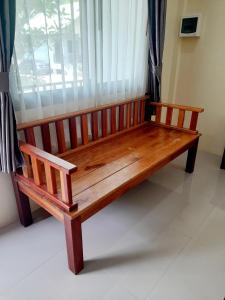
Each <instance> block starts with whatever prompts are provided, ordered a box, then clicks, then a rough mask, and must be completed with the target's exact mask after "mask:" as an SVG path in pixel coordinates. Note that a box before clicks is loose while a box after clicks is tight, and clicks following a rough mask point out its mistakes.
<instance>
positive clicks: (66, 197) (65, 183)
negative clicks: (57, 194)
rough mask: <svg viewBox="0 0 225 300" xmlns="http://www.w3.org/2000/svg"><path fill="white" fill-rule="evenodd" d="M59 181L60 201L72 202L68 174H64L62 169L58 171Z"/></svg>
mask: <svg viewBox="0 0 225 300" xmlns="http://www.w3.org/2000/svg"><path fill="white" fill-rule="evenodd" d="M60 182H61V192H62V201H63V202H65V203H68V204H72V203H73V199H72V188H71V177H70V175H68V174H65V173H64V172H63V171H60Z"/></svg>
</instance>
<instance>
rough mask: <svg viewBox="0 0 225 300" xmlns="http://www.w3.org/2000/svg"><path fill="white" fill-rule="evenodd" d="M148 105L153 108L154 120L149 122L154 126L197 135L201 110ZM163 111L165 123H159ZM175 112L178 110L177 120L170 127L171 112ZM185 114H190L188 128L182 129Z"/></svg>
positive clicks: (158, 104) (156, 104)
mask: <svg viewBox="0 0 225 300" xmlns="http://www.w3.org/2000/svg"><path fill="white" fill-rule="evenodd" d="M148 105H149V106H153V107H155V120H154V121H150V122H152V123H154V124H155V125H158V126H163V127H168V128H173V129H177V130H182V131H186V132H189V133H193V134H197V133H198V131H197V130H196V127H197V122H198V115H199V113H201V112H203V111H204V109H203V108H200V107H192V106H186V105H179V104H172V103H164V102H149V103H148ZM163 109H165V110H166V118H165V122H162V121H161V119H162V118H161V115H162V110H163ZM175 110H178V118H177V121H176V123H175V124H174V125H172V119H173V112H174V111H175ZM186 112H191V118H190V122H189V126H188V127H184V121H185V114H186ZM186 115H187V114H186Z"/></svg>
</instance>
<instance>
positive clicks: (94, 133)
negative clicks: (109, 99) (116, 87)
mask: <svg viewBox="0 0 225 300" xmlns="http://www.w3.org/2000/svg"><path fill="white" fill-rule="evenodd" d="M91 130H92V139H93V141H96V140H97V139H98V112H97V111H95V112H93V113H92V114H91Z"/></svg>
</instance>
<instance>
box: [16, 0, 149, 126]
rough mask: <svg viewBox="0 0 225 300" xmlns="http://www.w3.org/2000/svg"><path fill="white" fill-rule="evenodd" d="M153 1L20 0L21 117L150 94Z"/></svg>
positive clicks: (18, 104)
mask: <svg viewBox="0 0 225 300" xmlns="http://www.w3.org/2000/svg"><path fill="white" fill-rule="evenodd" d="M146 30H147V0H80V1H79V0H51V1H50V0H17V24H16V39H15V51H14V55H13V67H12V72H11V83H12V84H11V86H12V95H13V99H14V106H15V110H16V115H17V121H18V122H24V121H30V120H32V119H37V118H42V117H46V116H49V115H55V114H59V113H63V112H66V111H75V110H78V109H82V108H86V107H93V106H96V105H101V104H104V103H107V102H112V101H114V100H120V99H121V100H122V99H126V98H131V97H137V96H141V95H144V94H145V91H146V74H147V36H146Z"/></svg>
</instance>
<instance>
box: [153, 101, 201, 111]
mask: <svg viewBox="0 0 225 300" xmlns="http://www.w3.org/2000/svg"><path fill="white" fill-rule="evenodd" d="M149 105H151V106H160V107H170V108H176V109H183V110H186V111H195V112H198V113H201V112H203V111H204V108H201V107H193V106H187V105H181V104H172V103H165V102H149Z"/></svg>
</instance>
